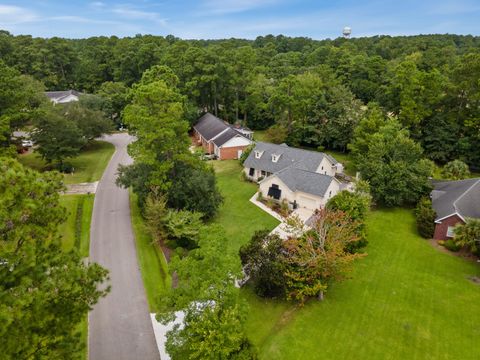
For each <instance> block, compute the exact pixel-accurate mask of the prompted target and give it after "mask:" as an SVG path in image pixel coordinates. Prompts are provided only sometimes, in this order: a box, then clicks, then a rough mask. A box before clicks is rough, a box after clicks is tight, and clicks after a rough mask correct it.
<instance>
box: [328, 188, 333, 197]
mask: <svg viewBox="0 0 480 360" xmlns="http://www.w3.org/2000/svg"><path fill="white" fill-rule="evenodd" d="M328 197H329V198H330V197H332V190H330V192H329V193H328Z"/></svg>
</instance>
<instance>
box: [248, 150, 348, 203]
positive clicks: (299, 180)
mask: <svg viewBox="0 0 480 360" xmlns="http://www.w3.org/2000/svg"><path fill="white" fill-rule="evenodd" d="M244 167H245V168H244V171H245V175H246V176H247V177H248V178H250V179H251V180H255V181H258V182H259V191H260V192H261V193H262V194H263V195H264V196H267V197H269V198H272V199H274V200H277V201H284V200H285V201H287V202H288V203H289V204H290V205H291V206H292V207H293V208H298V207H300V208H306V209H309V210H312V211H313V210H315V209H319V208H321V207H323V206H324V205H325V204H326V203H327V201H328V200H329V199H330V198H331V197H333V196H335V195H336V194H337V193H338V192H339V191H341V190H343V189H344V188H345V184H343V183H341V182H340V181H339V180H337V179H336V178H335V175H336V174H337V173H341V172H342V171H343V167H342V165H341V164H340V163H338V162H337V161H336V160H335V159H334V158H333V157H331V156H329V155H327V154H325V153H321V152H316V151H308V150H302V149H297V148H293V147H289V146H288V145H286V144H282V145H276V144H270V143H264V142H258V143H257V144H256V146H255V148H254V149H253V150H252V151H251V153H250V155H249V156H248V158H247V159H246V160H245V163H244Z"/></svg>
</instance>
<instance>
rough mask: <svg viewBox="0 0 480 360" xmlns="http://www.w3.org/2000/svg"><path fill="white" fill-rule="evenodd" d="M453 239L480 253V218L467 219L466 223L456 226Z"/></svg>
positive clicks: (456, 242)
mask: <svg viewBox="0 0 480 360" xmlns="http://www.w3.org/2000/svg"><path fill="white" fill-rule="evenodd" d="M453 233H454V236H453V241H454V242H455V244H456V245H458V246H461V247H466V248H468V249H469V250H470V251H471V252H473V253H476V254H477V255H478V254H479V253H480V219H467V222H466V223H465V224H459V225H457V226H455V228H454V230H453Z"/></svg>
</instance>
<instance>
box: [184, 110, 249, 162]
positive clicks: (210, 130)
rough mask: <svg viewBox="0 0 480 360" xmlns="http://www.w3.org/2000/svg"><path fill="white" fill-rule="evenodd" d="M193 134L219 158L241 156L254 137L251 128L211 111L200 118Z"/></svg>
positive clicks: (199, 143)
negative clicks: (223, 118)
mask: <svg viewBox="0 0 480 360" xmlns="http://www.w3.org/2000/svg"><path fill="white" fill-rule="evenodd" d="M193 134H194V137H195V140H196V142H197V144H198V145H201V146H202V147H203V150H204V151H205V152H206V153H207V154H214V155H215V156H216V157H217V158H218V159H219V160H231V159H238V158H240V156H241V155H242V153H243V151H245V149H246V148H247V147H249V146H250V145H251V144H252V137H253V132H252V131H251V130H249V129H247V128H243V127H240V126H234V125H231V124H229V123H227V122H225V121H223V120H221V119H219V118H217V117H216V116H214V115H212V114H210V113H206V114H205V115H203V116H202V117H201V118H200V119H198V121H197V123H196V124H195V126H194V127H193Z"/></svg>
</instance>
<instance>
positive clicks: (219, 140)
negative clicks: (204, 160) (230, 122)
mask: <svg viewBox="0 0 480 360" xmlns="http://www.w3.org/2000/svg"><path fill="white" fill-rule="evenodd" d="M235 136H242V135H240V134H239V133H238V132H237V131H235V130H233V129H230V128H229V129H227V130H226V131H225V132H224V133H222V134H221V135H220V136H218V137H216V138H214V139H213V143H214V144H215V145H217V146H222V145H223V144H225V143H226V142H227V141H228V140H230V139H232V138H234V137H235Z"/></svg>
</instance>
